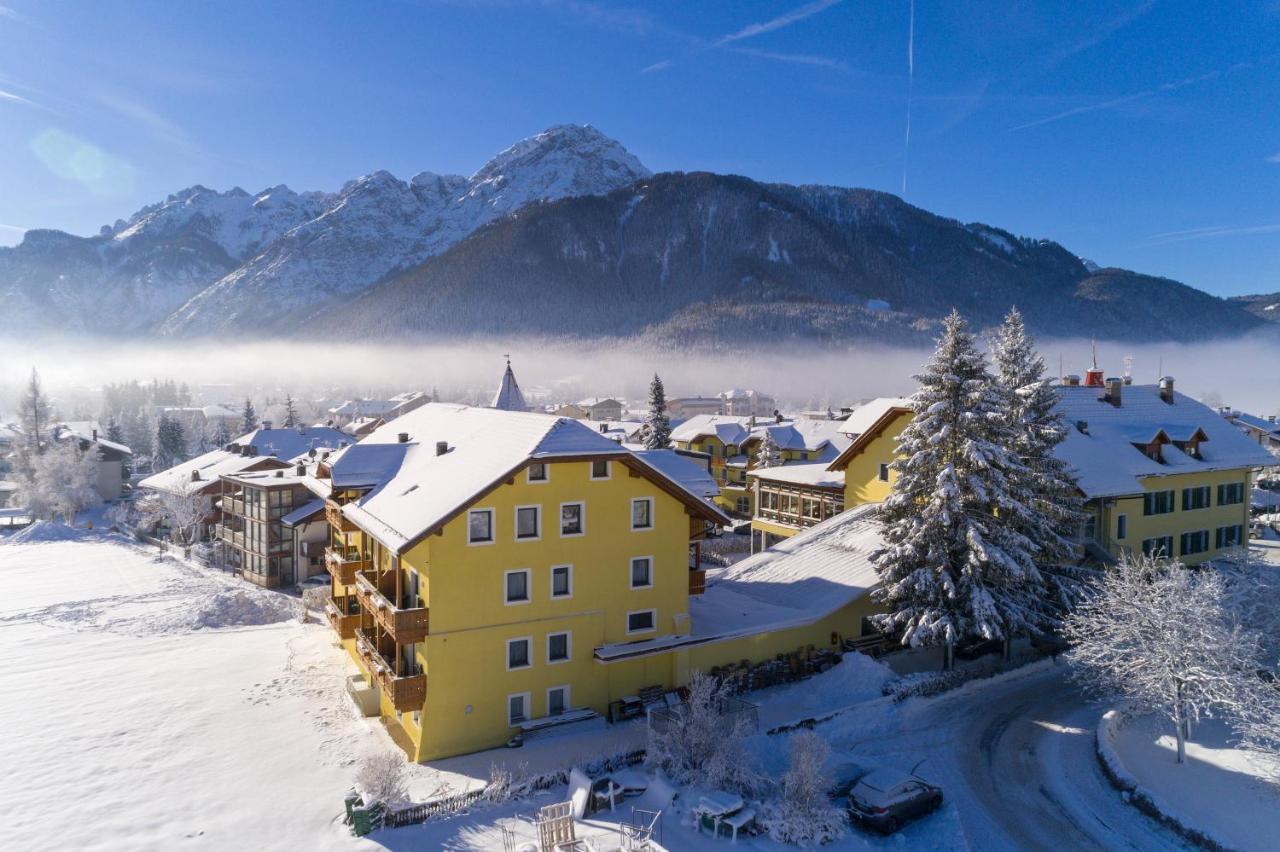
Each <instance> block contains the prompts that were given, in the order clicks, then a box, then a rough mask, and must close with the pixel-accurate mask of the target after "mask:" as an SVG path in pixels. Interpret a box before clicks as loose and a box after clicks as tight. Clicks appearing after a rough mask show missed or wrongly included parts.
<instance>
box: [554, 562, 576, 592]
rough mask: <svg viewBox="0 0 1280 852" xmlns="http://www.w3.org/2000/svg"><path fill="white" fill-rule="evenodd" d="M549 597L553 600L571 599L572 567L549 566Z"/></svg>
mask: <svg viewBox="0 0 1280 852" xmlns="http://www.w3.org/2000/svg"><path fill="white" fill-rule="evenodd" d="M551 597H553V598H571V597H573V566H572V565H552V566H551Z"/></svg>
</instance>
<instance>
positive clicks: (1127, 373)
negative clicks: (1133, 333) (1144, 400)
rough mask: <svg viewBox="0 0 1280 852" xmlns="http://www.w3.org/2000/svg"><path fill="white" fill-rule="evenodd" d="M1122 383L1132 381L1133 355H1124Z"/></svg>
mask: <svg viewBox="0 0 1280 852" xmlns="http://www.w3.org/2000/svg"><path fill="white" fill-rule="evenodd" d="M1124 383H1125V384H1126V385H1128V384H1132V383H1133V356H1132V355H1126V356H1124Z"/></svg>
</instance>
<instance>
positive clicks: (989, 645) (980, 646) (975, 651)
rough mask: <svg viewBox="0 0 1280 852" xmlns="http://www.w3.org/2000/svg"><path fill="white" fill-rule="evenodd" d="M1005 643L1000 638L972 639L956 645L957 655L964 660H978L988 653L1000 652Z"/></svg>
mask: <svg viewBox="0 0 1280 852" xmlns="http://www.w3.org/2000/svg"><path fill="white" fill-rule="evenodd" d="M1003 647H1004V643H1003V642H1001V641H1000V640H999V639H971V640H969V641H967V642H960V643H959V644H957V645H956V656H957V657H959V658H960V659H962V660H976V659H978V658H979V657H985V656H986V655H987V654H998V653H999V652H1000V649H1001V648H1003Z"/></svg>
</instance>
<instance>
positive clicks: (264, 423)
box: [262, 420, 271, 429]
mask: <svg viewBox="0 0 1280 852" xmlns="http://www.w3.org/2000/svg"><path fill="white" fill-rule="evenodd" d="M262 428H263V429H270V428H271V421H270V420H263V421H262Z"/></svg>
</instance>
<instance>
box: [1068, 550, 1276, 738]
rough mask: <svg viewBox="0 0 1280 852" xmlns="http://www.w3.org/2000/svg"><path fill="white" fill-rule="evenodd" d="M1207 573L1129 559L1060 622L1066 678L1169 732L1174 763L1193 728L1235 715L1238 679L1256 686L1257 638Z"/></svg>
mask: <svg viewBox="0 0 1280 852" xmlns="http://www.w3.org/2000/svg"><path fill="white" fill-rule="evenodd" d="M1226 591H1227V589H1226V584H1225V582H1224V580H1223V577H1222V575H1221V574H1220V573H1219V572H1217V571H1214V570H1211V569H1210V570H1199V571H1196V570H1189V569H1187V568H1185V567H1184V566H1183V565H1182V564H1181V563H1180V562H1177V561H1173V560H1169V559H1167V558H1163V557H1154V556H1145V555H1142V556H1132V557H1129V556H1126V557H1125V558H1123V559H1122V560H1121V561H1120V564H1119V565H1117V566H1115V567H1114V568H1110V569H1108V570H1107V571H1105V572H1104V573H1103V575H1102V577H1101V578H1100V579H1099V581H1098V583H1097V584H1096V585H1095V586H1094V587H1092V588H1091V589H1090V591H1088V592H1087V593H1086V595H1085V597H1084V600H1082V601H1081V602H1080V604H1079V605H1078V606H1077V607H1076V608H1075V610H1074V611H1072V612H1071V613H1070V614H1068V615H1067V617H1066V620H1065V623H1064V629H1063V633H1064V635H1065V636H1066V638H1067V639H1068V640H1069V641H1070V642H1071V643H1072V644H1073V647H1072V649H1071V650H1070V651H1068V652H1067V658H1068V659H1069V660H1070V661H1071V663H1072V664H1073V676H1074V677H1076V678H1077V679H1079V680H1080V681H1081V682H1082V683H1084V684H1086V685H1087V686H1089V687H1091V688H1093V689H1095V690H1097V691H1099V692H1101V693H1103V694H1107V695H1114V696H1121V697H1124V698H1126V699H1128V700H1129V701H1130V702H1132V704H1133V705H1134V706H1136V707H1137V709H1139V710H1140V711H1145V712H1149V713H1159V714H1161V715H1162V716H1164V717H1165V718H1166V719H1168V721H1169V722H1170V723H1171V724H1172V725H1173V728H1174V734H1175V736H1176V737H1177V742H1178V763H1182V762H1183V761H1184V759H1185V757H1186V740H1187V739H1188V738H1189V737H1190V735H1191V724H1192V723H1193V722H1198V721H1199V720H1200V719H1201V718H1202V717H1205V716H1209V717H1212V716H1215V715H1219V714H1223V715H1231V714H1234V713H1237V712H1238V711H1239V710H1240V709H1241V706H1242V705H1241V702H1242V695H1241V684H1242V680H1241V678H1242V676H1248V677H1253V672H1254V671H1255V670H1256V668H1257V665H1256V662H1257V658H1258V651H1257V647H1258V646H1257V641H1256V638H1255V637H1254V636H1253V635H1252V634H1250V633H1249V632H1248V631H1246V630H1244V629H1243V628H1242V627H1241V626H1240V624H1239V622H1238V621H1237V620H1236V619H1235V618H1234V617H1233V615H1232V613H1231V612H1230V610H1229V608H1228V607H1227V606H1226V605H1225V602H1226V600H1227V596H1226Z"/></svg>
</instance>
